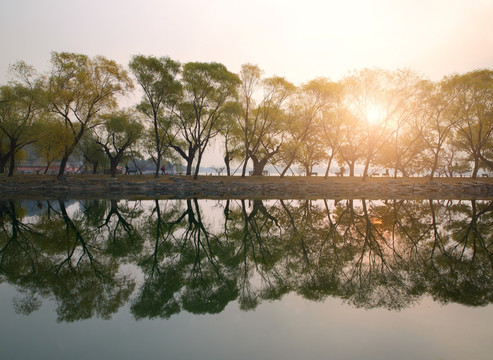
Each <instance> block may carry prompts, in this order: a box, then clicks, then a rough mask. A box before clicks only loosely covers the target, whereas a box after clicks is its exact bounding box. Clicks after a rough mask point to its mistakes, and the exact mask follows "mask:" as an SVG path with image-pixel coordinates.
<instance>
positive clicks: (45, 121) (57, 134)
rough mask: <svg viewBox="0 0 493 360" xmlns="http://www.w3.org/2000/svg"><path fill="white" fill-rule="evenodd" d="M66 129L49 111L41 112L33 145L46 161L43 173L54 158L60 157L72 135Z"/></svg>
mask: <svg viewBox="0 0 493 360" xmlns="http://www.w3.org/2000/svg"><path fill="white" fill-rule="evenodd" d="M67 130H68V129H66V128H65V127H62V126H60V123H59V121H58V119H57V118H56V117H54V116H53V114H50V113H45V114H43V115H42V116H41V118H40V121H39V122H38V123H37V125H36V132H37V133H38V134H39V137H38V138H37V139H36V142H35V143H34V146H35V148H36V149H37V151H38V152H39V155H40V156H41V158H42V159H43V160H44V161H45V162H46V167H45V170H44V173H45V174H46V173H47V172H48V170H49V168H50V165H51V164H52V163H53V162H54V161H55V160H58V159H61V158H62V156H63V154H64V152H65V146H66V143H67V142H68V141H69V140H68V139H70V138H71V136H72V133H71V132H69V131H67Z"/></svg>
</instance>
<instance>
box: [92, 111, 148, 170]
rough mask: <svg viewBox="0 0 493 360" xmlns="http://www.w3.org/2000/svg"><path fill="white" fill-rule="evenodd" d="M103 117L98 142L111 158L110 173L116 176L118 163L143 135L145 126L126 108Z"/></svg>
mask: <svg viewBox="0 0 493 360" xmlns="http://www.w3.org/2000/svg"><path fill="white" fill-rule="evenodd" d="M101 119H102V120H103V124H102V129H100V132H99V134H97V135H96V136H97V140H96V143H97V144H98V145H99V146H101V148H103V150H104V152H105V154H106V156H107V157H108V158H109V160H110V174H111V177H115V175H116V168H117V166H118V164H119V163H120V161H121V160H122V159H123V157H124V155H125V154H126V152H127V151H128V150H129V149H130V147H131V146H133V145H135V143H136V142H137V141H138V140H139V138H140V137H141V136H142V130H143V126H142V124H141V123H140V121H139V119H138V117H137V116H136V115H135V114H133V113H132V112H130V111H125V110H120V111H115V112H112V113H109V114H105V115H103V116H102V117H101Z"/></svg>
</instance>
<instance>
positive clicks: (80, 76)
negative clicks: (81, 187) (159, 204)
mask: <svg viewBox="0 0 493 360" xmlns="http://www.w3.org/2000/svg"><path fill="white" fill-rule="evenodd" d="M51 66H52V68H51V72H50V74H49V76H48V78H47V81H46V85H45V88H46V103H47V108H48V110H49V111H51V112H53V113H54V114H56V115H57V116H58V118H59V119H60V121H61V125H62V126H64V127H65V128H66V129H67V130H68V131H70V132H71V133H72V136H73V137H72V141H70V142H68V143H66V144H65V149H64V153H63V156H62V159H61V161H60V170H59V172H58V178H61V177H63V174H64V172H65V167H66V165H67V161H68V159H69V157H70V155H72V153H73V152H74V150H75V148H76V147H77V145H78V144H79V141H80V140H81V138H82V136H83V135H84V134H85V132H86V131H88V130H91V129H92V128H94V127H95V126H97V125H98V122H97V119H98V116H100V115H102V114H103V113H104V112H106V111H108V110H112V109H114V108H115V107H116V106H117V96H118V95H121V94H124V93H125V92H127V91H129V90H131V89H132V88H133V84H132V80H131V79H130V77H129V76H128V74H127V72H126V71H125V70H124V69H123V68H122V67H121V65H118V64H117V63H116V62H115V61H113V60H108V59H106V58H104V57H102V56H96V57H94V58H90V57H88V56H86V55H82V54H74V53H66V52H61V53H58V52H53V53H52V55H51Z"/></svg>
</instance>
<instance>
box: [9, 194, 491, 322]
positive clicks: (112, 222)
mask: <svg viewBox="0 0 493 360" xmlns="http://www.w3.org/2000/svg"><path fill="white" fill-rule="evenodd" d="M67 204H68V203H67V202H65V201H58V202H48V203H46V204H45V205H43V206H42V208H43V209H42V211H40V213H39V214H38V215H37V216H36V217H34V218H33V217H28V216H26V211H25V210H23V208H22V207H21V206H20V204H18V203H16V202H13V201H2V202H0V226H1V233H0V281H8V282H9V283H11V284H15V285H16V286H17V287H18V288H19V289H20V290H21V291H23V292H24V296H23V297H22V298H17V299H16V300H15V307H16V309H17V311H19V312H24V313H29V312H31V311H34V310H36V309H37V308H39V306H40V305H41V303H40V300H41V299H43V298H52V299H55V300H56V301H57V304H58V309H57V311H58V314H59V319H60V320H64V321H73V320H77V319H83V318H88V317H92V316H100V317H103V318H107V317H109V316H110V315H111V314H112V313H114V312H115V311H117V310H118V308H119V307H120V306H122V305H123V304H125V303H126V302H127V301H129V298H130V295H131V293H132V291H133V289H134V286H135V284H134V280H132V279H130V278H129V276H125V275H123V272H122V267H123V266H124V265H126V264H132V265H135V266H138V267H139V268H140V269H141V271H142V272H143V281H142V283H141V285H140V286H139V288H138V291H137V292H136V294H135V297H133V300H132V304H131V311H132V312H133V314H134V316H135V317H136V318H137V319H140V318H147V317H150V318H155V317H162V318H169V317H170V316H172V315H173V314H177V313H179V312H181V311H182V310H186V311H189V312H191V313H196V314H204V313H217V312H220V311H222V310H223V309H224V308H225V307H226V305H227V304H228V303H229V302H231V301H233V300H235V299H238V302H239V304H240V307H241V309H243V310H249V309H255V308H256V307H257V306H258V305H259V304H260V303H261V302H262V301H265V300H274V299H279V298H281V297H282V296H283V295H284V294H286V293H288V292H291V291H295V292H297V293H298V294H300V295H302V296H303V297H305V298H308V299H312V300H316V301H322V300H324V299H325V298H327V297H328V296H332V297H337V298H341V299H344V301H346V302H348V303H351V304H353V305H355V306H358V307H365V308H373V307H384V308H389V309H401V308H403V307H406V306H409V305H410V304H412V303H413V302H414V301H415V300H416V299H418V298H419V297H421V296H423V295H424V294H430V295H432V296H433V297H434V298H435V299H437V300H439V301H441V302H444V303H446V302H458V303H462V304H466V305H474V306H477V305H485V304H489V303H491V301H492V299H493V297H492V295H493V294H492V292H493V285H492V284H493V255H492V246H493V245H492V240H493V226H492V225H493V224H492V223H493V202H492V201H479V200H472V201H449V200H440V201H439V200H387V201H383V200H378V201H375V200H366V199H362V200H339V201H336V200H318V201H312V200H299V201H298V200H297V201H295V200H277V201H263V200H251V201H247V200H229V201H224V202H220V205H221V206H223V209H222V210H223V211H222V214H224V218H223V220H222V221H219V222H218V221H217V220H216V221H213V219H212V220H211V217H210V212H211V211H210V210H211V209H210V207H208V208H206V210H203V209H202V208H201V206H202V205H201V204H204V205H205V203H201V202H200V201H199V200H197V199H189V200H183V201H179V200H170V201H164V200H155V201H152V202H132V201H118V200H111V201H92V200H91V201H83V202H80V203H74V204H76V205H78V210H73V209H74V208H73V207H71V210H68V208H67V206H68V205H67ZM216 215H217V214H216ZM204 216H205V217H204Z"/></svg>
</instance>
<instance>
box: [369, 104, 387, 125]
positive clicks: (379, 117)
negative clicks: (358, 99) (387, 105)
mask: <svg viewBox="0 0 493 360" xmlns="http://www.w3.org/2000/svg"><path fill="white" fill-rule="evenodd" d="M365 116H366V120H367V121H368V123H369V124H371V125H376V124H379V123H381V122H383V121H384V120H385V110H384V109H383V108H382V106H381V105H379V104H375V103H372V104H368V105H367V106H366V112H365Z"/></svg>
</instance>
